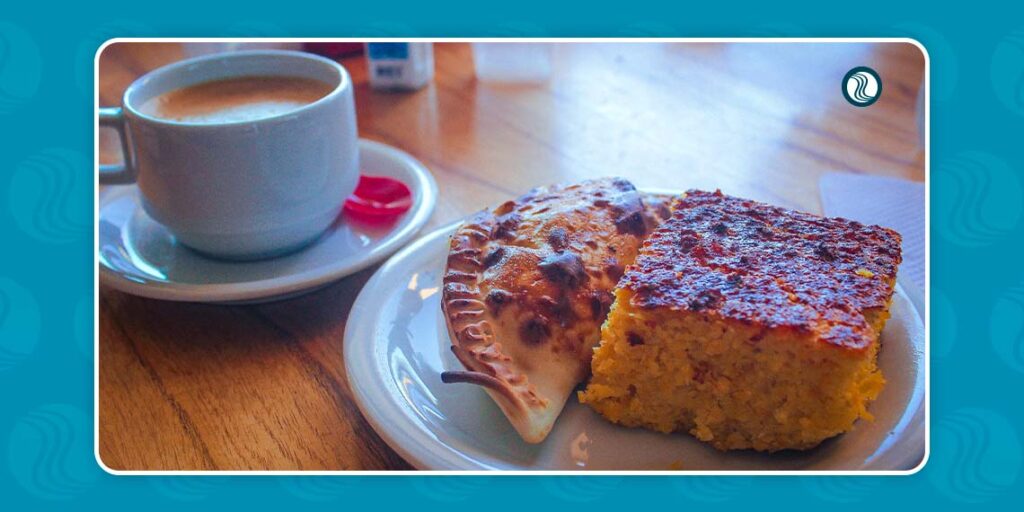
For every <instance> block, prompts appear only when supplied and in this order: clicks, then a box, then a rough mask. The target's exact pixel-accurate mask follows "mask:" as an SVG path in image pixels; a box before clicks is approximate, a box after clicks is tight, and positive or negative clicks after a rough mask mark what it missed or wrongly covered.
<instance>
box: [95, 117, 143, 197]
mask: <svg viewBox="0 0 1024 512" xmlns="http://www.w3.org/2000/svg"><path fill="white" fill-rule="evenodd" d="M99 120H100V127H108V128H113V129H115V130H117V137H118V138H119V139H121V155H122V156H123V157H124V158H123V163H120V164H100V184H101V185H124V184H127V183H132V182H134V181H135V167H134V166H133V164H132V160H133V159H132V156H133V155H132V151H131V145H130V144H129V143H128V137H127V133H126V131H125V125H124V112H123V111H122V110H121V108H120V107H101V108H100V112H99Z"/></svg>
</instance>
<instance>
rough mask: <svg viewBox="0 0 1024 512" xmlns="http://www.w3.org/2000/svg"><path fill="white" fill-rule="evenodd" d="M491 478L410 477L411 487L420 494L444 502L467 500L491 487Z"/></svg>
mask: <svg viewBox="0 0 1024 512" xmlns="http://www.w3.org/2000/svg"><path fill="white" fill-rule="evenodd" d="M492 483H493V478H491V477H486V476H472V477H468V476H467V477H460V478H438V477H418V478H413V479H412V487H413V489H415V490H416V492H417V493H419V494H420V495H421V496H424V497H426V498H429V499H431V500H434V501H440V502H444V503H458V502H462V501H466V500H469V499H470V498H473V497H475V496H478V495H480V494H481V493H483V492H485V490H486V489H487V488H489V487H491V485H492Z"/></svg>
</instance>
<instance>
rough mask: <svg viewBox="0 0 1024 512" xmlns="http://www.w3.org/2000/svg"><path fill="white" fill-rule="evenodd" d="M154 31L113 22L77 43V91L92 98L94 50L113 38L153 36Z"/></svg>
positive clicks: (142, 25)
mask: <svg viewBox="0 0 1024 512" xmlns="http://www.w3.org/2000/svg"><path fill="white" fill-rule="evenodd" d="M154 33H155V31H154V30H153V29H152V28H151V27H150V26H149V25H145V24H143V23H140V22H138V21H134V20H115V21H112V22H110V23H107V24H104V25H100V26H99V27H96V29H95V30H93V31H92V32H90V33H89V34H87V35H86V36H85V37H83V38H82V40H81V41H80V42H79V43H78V48H77V49H76V50H75V83H76V84H77V86H78V89H79V90H80V91H81V92H82V93H83V94H85V95H87V96H88V97H89V98H90V101H91V98H92V94H93V91H92V85H93V82H92V80H93V76H92V74H93V61H94V58H95V55H96V50H98V49H99V47H100V45H102V44H103V43H104V42H106V41H108V40H110V39H113V38H115V37H141V36H147V35H153V34H154Z"/></svg>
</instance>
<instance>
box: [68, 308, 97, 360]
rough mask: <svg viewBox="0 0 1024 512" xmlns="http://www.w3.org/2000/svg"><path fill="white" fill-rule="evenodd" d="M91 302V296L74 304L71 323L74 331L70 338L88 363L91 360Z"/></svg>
mask: <svg viewBox="0 0 1024 512" xmlns="http://www.w3.org/2000/svg"><path fill="white" fill-rule="evenodd" d="M92 301H93V297H92V295H91V294H87V295H86V296H84V297H81V298H80V299H78V303H76V304H75V312H74V318H73V323H72V324H71V325H72V326H73V329H74V330H75V332H74V335H73V336H72V337H73V338H74V340H75V346H76V347H77V348H78V351H79V352H80V353H81V354H82V355H83V356H85V358H86V360H88V361H92V359H93V333H94V330H93V308H92Z"/></svg>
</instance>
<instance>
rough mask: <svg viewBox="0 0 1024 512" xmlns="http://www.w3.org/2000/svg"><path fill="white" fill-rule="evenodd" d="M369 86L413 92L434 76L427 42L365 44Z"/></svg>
mask: <svg viewBox="0 0 1024 512" xmlns="http://www.w3.org/2000/svg"><path fill="white" fill-rule="evenodd" d="M366 62H367V67H368V70H369V73H370V87H373V88H374V89H399V90H415V89H419V88H420V87H423V86H424V85H426V84H427V82H429V81H430V80H431V79H432V78H433V77H434V46H433V44H431V43H366Z"/></svg>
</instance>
